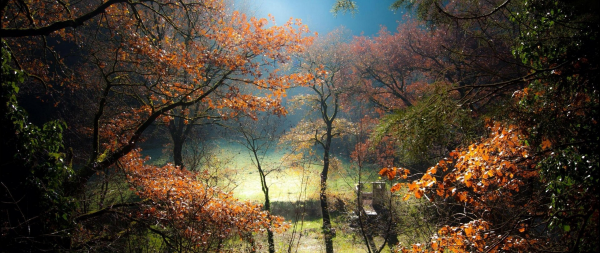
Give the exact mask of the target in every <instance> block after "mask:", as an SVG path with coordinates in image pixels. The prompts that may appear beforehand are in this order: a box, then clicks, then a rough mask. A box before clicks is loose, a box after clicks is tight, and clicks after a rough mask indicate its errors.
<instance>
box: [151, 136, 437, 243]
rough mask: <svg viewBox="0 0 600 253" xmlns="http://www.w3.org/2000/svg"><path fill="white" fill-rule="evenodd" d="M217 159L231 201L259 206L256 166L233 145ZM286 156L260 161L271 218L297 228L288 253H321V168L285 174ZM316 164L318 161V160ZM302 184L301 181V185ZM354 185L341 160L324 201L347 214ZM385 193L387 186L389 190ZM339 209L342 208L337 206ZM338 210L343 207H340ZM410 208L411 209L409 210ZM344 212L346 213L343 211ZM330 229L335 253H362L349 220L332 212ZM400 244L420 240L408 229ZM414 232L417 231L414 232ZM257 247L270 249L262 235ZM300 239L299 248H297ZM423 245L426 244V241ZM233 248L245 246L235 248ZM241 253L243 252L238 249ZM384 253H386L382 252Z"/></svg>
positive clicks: (368, 172)
mask: <svg viewBox="0 0 600 253" xmlns="http://www.w3.org/2000/svg"><path fill="white" fill-rule="evenodd" d="M215 146H216V147H217V150H216V152H215V154H217V156H218V157H217V158H218V159H219V160H220V161H222V162H223V164H221V166H222V168H221V172H223V173H225V175H223V176H224V177H227V178H228V180H226V182H227V184H228V187H229V188H228V189H232V192H233V194H234V196H235V197H236V198H238V199H240V200H246V201H252V202H255V203H260V204H263V202H264V195H263V192H262V190H261V184H260V177H259V174H258V171H257V169H256V167H255V165H254V164H253V163H252V160H251V157H250V155H249V154H248V151H247V150H246V149H245V148H244V147H243V146H241V145H239V144H237V143H229V142H223V141H221V142H218V144H217V145H215ZM146 152H147V154H149V155H150V156H152V158H153V159H152V160H151V162H153V163H155V164H157V165H161V164H164V163H165V162H167V161H169V159H168V156H167V155H165V154H162V152H158V151H157V150H149V151H146ZM285 159H286V158H285V152H284V151H281V150H275V151H271V152H269V153H267V154H266V155H265V157H264V160H263V161H262V165H263V168H264V169H265V170H267V171H270V173H269V174H268V176H267V183H268V184H269V190H270V199H271V203H272V213H273V214H275V215H278V216H282V217H284V218H285V219H286V221H287V222H290V223H291V224H292V225H294V224H296V225H297V226H296V233H295V234H294V236H295V238H294V239H295V240H294V244H293V250H292V252H296V250H297V252H310V253H314V252H324V251H325V250H324V242H323V238H322V233H321V225H322V219H321V211H320V204H319V190H320V189H319V182H320V172H321V169H322V167H321V166H320V165H318V162H316V163H317V164H313V165H310V166H307V167H306V168H305V170H304V171H300V170H297V169H288V168H285V167H283V166H282V164H283V162H282V161H285ZM318 161H320V159H318ZM378 171H379V168H377V167H374V166H372V167H369V168H364V169H363V175H362V180H361V181H363V182H370V181H377V180H379V179H380V178H379V175H377V172H378ZM303 178H304V181H303V180H302V179H303ZM357 182H358V169H357V168H356V167H355V166H353V164H351V163H350V162H349V161H348V159H340V160H338V161H337V162H334V163H333V166H332V167H331V169H330V173H329V179H328V196H329V200H330V204H331V206H334V203H335V208H337V209H338V210H339V209H344V208H345V209H346V210H345V211H346V212H349V211H351V210H352V209H353V206H355V203H354V200H355V198H356V196H355V193H354V188H355V184H356V183H357ZM364 186H365V189H364V190H365V191H370V184H365V185H364ZM388 187H389V185H388ZM414 202H419V201H417V200H413V199H411V201H409V203H410V204H408V205H409V206H407V207H406V208H408V209H409V210H405V214H404V215H409V216H411V215H415V213H418V212H419V210H416V209H415V207H416V206H417V204H416V203H414ZM340 203H342V204H340ZM340 205H341V206H342V207H340ZM413 205H414V206H415V207H413ZM343 206H345V207H343ZM299 214H304V219H303V220H299V217H301V216H299ZM332 215H333V224H332V225H333V228H334V229H335V230H336V234H337V236H336V237H335V238H334V248H335V251H336V252H366V247H365V245H364V242H363V239H362V236H361V235H360V234H358V233H357V232H356V231H353V230H352V229H350V227H349V223H348V221H347V220H348V219H347V217H348V214H346V213H343V212H340V211H334V212H332ZM403 219H406V221H407V222H403V224H406V225H409V224H411V222H410V220H413V219H414V217H404V218H403ZM300 222H302V223H300ZM403 231H404V233H409V234H411V235H406V234H401V235H400V236H399V239H400V240H401V241H402V242H403V243H404V244H405V245H406V244H407V243H408V242H415V240H420V239H421V238H420V237H422V236H417V237H419V238H415V233H413V232H410V231H411V229H410V228H407V229H403ZM293 232H294V230H293V229H288V230H287V231H286V232H284V233H281V234H276V238H275V242H276V247H277V250H276V251H277V252H287V249H288V245H289V244H290V238H291V237H292V234H293ZM414 232H416V231H414ZM255 239H256V241H257V246H258V247H259V248H260V250H259V252H264V251H266V249H267V248H268V245H267V240H266V233H264V234H257V235H256V238H255ZM298 239H299V244H296V243H298ZM424 239H426V238H424ZM375 242H376V244H377V245H381V244H382V243H383V239H382V238H381V237H376V238H375ZM235 243H236V245H237V244H240V243H243V242H235ZM240 251H242V252H245V251H247V249H241V248H240ZM384 251H389V249H387V248H386V249H385V250H384Z"/></svg>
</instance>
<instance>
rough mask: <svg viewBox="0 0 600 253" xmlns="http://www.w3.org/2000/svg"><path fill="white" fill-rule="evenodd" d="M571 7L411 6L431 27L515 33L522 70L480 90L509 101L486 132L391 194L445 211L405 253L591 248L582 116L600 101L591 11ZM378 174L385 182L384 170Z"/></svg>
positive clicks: (588, 121)
mask: <svg viewBox="0 0 600 253" xmlns="http://www.w3.org/2000/svg"><path fill="white" fill-rule="evenodd" d="M580 4H581V3H576V4H569V3H566V2H563V1H550V2H544V1H533V2H522V1H500V2H492V3H490V5H481V6H474V5H472V4H470V3H468V2H467V1H457V2H454V3H452V5H444V4H441V3H440V2H438V1H423V2H420V3H419V4H418V5H417V6H416V7H417V10H419V13H420V15H421V17H422V18H426V19H428V20H432V21H434V22H435V23H441V24H443V23H444V22H456V23H462V22H463V21H464V20H469V21H476V22H478V23H489V24H491V23H494V22H496V23H497V24H502V23H505V24H506V25H508V26H512V27H516V28H518V31H519V33H518V36H517V39H516V40H515V41H516V42H517V43H516V44H514V45H513V46H512V47H511V50H512V53H513V57H514V58H515V60H517V63H518V64H521V66H522V67H524V68H526V70H527V72H525V73H524V75H523V76H522V78H520V79H510V78H501V79H499V81H498V82H492V83H489V84H486V85H480V86H485V87H488V88H492V87H493V89H506V92H505V93H506V94H512V96H511V97H510V98H508V97H507V98H505V99H502V100H500V101H502V104H501V105H502V107H501V108H503V111H502V112H495V113H489V114H488V116H487V117H490V118H491V119H489V120H488V123H487V125H488V127H489V129H490V130H491V131H490V133H489V134H488V135H484V136H483V137H481V140H480V141H475V142H474V143H472V144H470V145H465V146H463V147H459V148H457V149H456V150H455V151H454V152H451V153H450V154H449V157H448V158H447V160H441V161H440V162H439V163H438V164H437V165H435V166H434V167H431V168H430V169H429V170H427V172H426V173H425V174H424V175H423V176H422V177H421V179H420V180H416V181H413V182H412V183H406V184H398V186H397V187H395V188H393V190H399V189H400V187H402V186H407V188H408V191H409V192H410V195H407V197H409V196H415V197H427V199H429V200H430V201H432V202H433V203H434V204H435V205H436V206H438V208H439V209H443V210H452V211H451V212H449V213H447V214H446V217H449V219H448V221H447V222H446V224H443V225H441V226H440V229H439V230H438V232H437V233H436V234H435V235H433V239H432V240H431V241H430V242H429V243H427V244H421V245H417V244H415V245H413V246H412V247H409V248H406V249H405V250H412V251H428V250H441V251H444V250H451V251H482V250H485V251H507V250H515V251H571V252H580V251H581V252H588V251H596V250H598V243H597V242H596V241H595V239H593V238H596V237H597V235H598V233H599V231H598V228H597V222H598V215H599V213H600V211H599V208H598V207H599V206H598V202H597V198H598V196H597V194H593V193H592V192H597V189H596V188H597V178H598V176H597V175H598V156H597V154H594V153H592V152H591V150H596V149H597V146H598V140H599V138H598V135H597V123H596V122H595V119H594V118H593V117H590V115H591V114H594V113H596V112H597V109H598V101H600V99H598V95H597V90H598V88H597V73H596V72H595V71H591V69H593V68H595V67H594V66H597V62H596V61H595V60H591V59H597V56H596V54H597V52H596V50H593V49H591V48H592V46H591V45H593V44H596V43H597V41H596V40H597V34H598V31H599V28H600V26H599V23H598V18H597V17H596V16H593V15H592V14H591V13H593V12H594V11H597V9H598V6H597V4H596V5H591V7H585V8H583V7H582V5H580ZM498 15H500V16H503V17H505V18H503V19H497V17H498ZM584 24H585V25H584ZM481 27H483V26H481ZM518 61H520V63H519V62H518ZM519 83H523V85H515V84H519ZM381 173H382V174H383V175H390V176H391V178H394V177H393V173H392V172H391V171H390V170H382V171H381ZM448 205H457V207H458V206H460V209H458V208H445V207H447V206H448ZM461 210H462V211H461ZM556 238H560V240H557V239H556ZM557 241H560V243H555V242H557Z"/></svg>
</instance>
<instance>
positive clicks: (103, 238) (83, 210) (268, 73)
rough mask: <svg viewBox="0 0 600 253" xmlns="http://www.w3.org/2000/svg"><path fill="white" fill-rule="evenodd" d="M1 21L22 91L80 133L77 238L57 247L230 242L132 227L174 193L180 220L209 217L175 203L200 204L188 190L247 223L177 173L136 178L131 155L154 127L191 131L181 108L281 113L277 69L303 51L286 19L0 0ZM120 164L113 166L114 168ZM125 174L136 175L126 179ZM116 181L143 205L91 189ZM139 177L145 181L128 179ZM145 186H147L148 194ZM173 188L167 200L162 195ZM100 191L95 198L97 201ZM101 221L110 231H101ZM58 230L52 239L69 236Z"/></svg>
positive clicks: (299, 34)
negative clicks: (152, 239)
mask: <svg viewBox="0 0 600 253" xmlns="http://www.w3.org/2000/svg"><path fill="white" fill-rule="evenodd" d="M0 12H1V14H2V15H1V16H2V17H3V18H2V26H1V28H0V33H1V35H2V38H3V39H4V40H5V41H6V43H7V45H8V48H9V50H10V51H11V52H12V53H13V56H14V60H13V61H12V62H11V64H13V65H14V66H16V67H17V68H19V69H23V70H24V71H25V73H26V74H27V75H28V76H29V77H30V78H28V80H27V82H26V83H25V85H24V86H23V87H24V88H25V89H24V90H25V91H28V92H30V93H29V94H32V93H38V94H42V96H43V97H44V98H48V99H49V100H51V101H52V102H53V105H54V106H57V107H58V109H59V111H60V113H61V114H62V116H63V118H64V120H65V121H67V123H68V124H70V125H71V126H72V127H73V128H76V129H74V130H75V131H73V132H75V133H77V134H78V135H75V136H76V137H77V138H78V140H77V142H68V143H67V145H72V146H75V147H77V148H76V149H75V150H78V152H76V153H75V154H74V156H75V157H76V159H75V163H76V166H77V167H78V169H77V170H76V171H77V173H76V176H75V177H74V178H72V180H71V182H70V184H69V185H70V187H68V188H69V189H68V192H70V194H71V195H73V196H77V197H78V198H79V199H80V201H81V205H79V207H80V209H79V210H78V211H77V212H75V213H73V214H71V217H67V218H68V219H70V220H71V221H76V222H77V223H78V225H77V227H78V229H77V230H74V231H72V232H74V233H75V234H77V235H76V236H74V237H73V241H72V242H71V243H67V244H66V245H63V246H64V247H70V248H82V247H107V246H109V245H111V243H109V242H111V241H115V240H118V239H120V238H125V237H126V235H130V234H132V233H133V231H140V230H139V229H142V230H143V231H150V232H156V233H158V234H159V235H160V236H161V237H162V238H163V241H164V242H165V244H166V245H167V246H166V247H169V248H170V249H171V250H177V251H181V250H184V249H183V248H181V245H182V244H177V243H173V240H174V239H173V238H185V239H186V240H188V241H187V242H188V243H189V245H195V247H196V246H197V247H200V248H203V247H206V246H203V245H201V244H197V242H208V241H210V240H209V239H211V238H212V239H214V240H217V241H219V240H224V239H226V238H228V236H229V235H233V233H225V232H223V233H207V234H202V233H201V232H198V231H200V230H202V229H200V227H202V226H200V225H198V224H197V223H194V222H193V221H192V220H193V219H187V220H186V221H188V222H189V226H190V229H191V231H190V232H185V235H186V236H183V237H173V236H172V235H171V234H169V233H164V232H161V229H157V228H155V227H153V226H154V223H151V222H146V223H144V222H141V221H138V220H131V219H132V218H131V217H133V216H131V215H130V213H134V212H133V211H132V208H134V209H133V210H152V207H145V205H151V206H154V208H155V209H156V210H159V209H162V210H163V211H164V210H167V209H168V208H166V206H168V204H169V203H170V201H171V200H172V199H171V197H173V196H176V195H177V196H179V195H181V196H179V197H175V198H180V200H178V201H180V204H181V205H186V206H189V209H188V211H185V212H189V213H197V214H200V213H201V212H205V211H207V210H212V209H202V208H200V206H199V205H197V204H192V203H191V202H186V201H184V200H190V199H194V198H195V197H194V196H198V194H200V193H198V191H199V190H192V188H193V189H196V188H198V187H199V188H203V187H204V188H206V189H205V190H206V191H207V192H212V193H210V194H208V195H212V196H211V197H210V198H208V199H210V201H209V202H207V204H209V205H214V203H220V202H221V201H225V202H227V203H229V204H223V205H222V207H223V208H224V209H223V210H221V213H220V215H222V216H223V218H224V219H227V218H230V219H233V220H238V221H241V220H243V219H246V218H244V217H245V216H244V215H246V213H247V214H249V215H250V214H252V213H253V212H240V211H235V210H227V209H225V208H229V207H231V208H234V207H235V204H234V202H233V201H232V199H231V197H227V195H226V194H222V193H217V191H215V190H210V189H209V188H208V187H207V186H204V185H203V184H201V182H200V181H199V180H197V179H196V177H195V176H193V175H191V174H186V173H187V172H177V173H179V174H177V173H175V172H173V170H172V167H170V166H168V165H167V166H166V167H165V168H163V170H164V171H165V172H164V173H162V172H161V173H159V172H157V169H149V168H152V167H147V169H141V170H137V169H135V168H140V167H143V166H142V165H141V164H139V163H138V160H139V159H140V158H139V157H138V156H137V155H135V154H136V153H137V151H134V150H136V148H137V147H138V144H139V143H140V142H143V141H144V140H145V138H146V137H145V133H147V131H148V130H149V129H151V128H152V127H153V126H154V125H156V123H157V122H159V121H160V122H164V123H165V124H169V122H171V121H172V120H173V119H174V118H175V117H177V118H178V119H183V120H182V122H183V123H184V124H186V123H187V122H190V121H191V119H193V118H194V117H195V116H194V115H190V114H188V113H187V111H186V109H187V108H190V107H192V106H194V105H197V104H203V108H209V109H213V110H216V111H217V112H219V113H220V114H221V115H220V116H221V117H231V116H233V115H235V114H236V113H238V112H245V113H251V112H253V111H255V110H272V111H274V112H276V113H279V114H284V113H285V110H284V109H283V107H281V106H280V103H279V99H280V98H281V97H282V96H283V94H284V93H285V89H286V88H287V87H289V85H291V83H294V82H296V81H298V79H299V76H298V75H293V74H282V73H280V72H278V71H277V70H276V68H277V64H280V63H283V62H286V61H287V60H289V57H290V55H291V54H293V53H297V52H301V51H302V50H303V47H304V46H305V45H306V44H309V43H310V42H311V40H312V38H311V37H309V36H306V35H307V32H308V30H307V27H306V26H303V25H302V24H301V23H300V21H298V20H296V21H293V20H291V19H290V21H289V22H287V23H285V24H284V25H282V26H269V25H268V23H269V21H268V20H267V19H256V18H248V17H246V16H245V15H243V14H240V13H238V12H234V11H231V10H229V7H228V6H227V5H226V4H225V3H223V2H222V1H210V0H207V1H171V0H164V1H161V0H157V1H154V0H149V1H120V0H114V1H106V2H99V3H96V2H92V1H80V2H73V3H68V2H65V1H57V2H43V1H30V2H18V1H14V2H13V1H3V2H2V5H1V6H0ZM246 85H249V86H254V87H258V88H261V89H262V90H263V92H262V93H246V92H244V90H245V89H241V88H240V86H246ZM256 94H259V95H256ZM45 105H46V106H47V107H52V105H49V104H45ZM61 106H62V107H61ZM186 121H187V122H186ZM82 134H83V135H82ZM82 140H83V141H82ZM117 164H119V165H120V166H117V167H115V165H117ZM119 168H121V169H119ZM134 172H135V173H137V175H138V176H134V175H132V173H134ZM119 173H121V175H128V176H129V178H130V180H129V181H128V182H129V184H131V185H132V186H134V188H136V189H137V190H136V191H137V192H139V193H140V196H141V197H143V198H144V199H148V200H146V201H141V202H139V201H136V200H135V199H132V198H130V197H127V196H128V195H130V192H129V193H127V192H123V191H121V190H122V188H120V186H119V182H120V181H119V179H117V180H111V181H107V182H106V184H103V185H102V187H101V190H99V191H96V190H95V189H93V188H92V187H90V186H92V185H93V184H94V182H100V181H101V180H100V179H99V178H109V177H108V175H112V176H111V177H110V178H114V175H116V174H119ZM143 173H149V174H147V175H141V174H143ZM169 175H171V176H173V178H171V179H169V178H168V177H169ZM146 177H147V179H146V180H147V182H146V183H144V182H142V181H139V180H138V181H136V180H134V179H135V178H146ZM120 180H121V181H122V180H123V178H122V177H121V179H120ZM150 181H153V182H154V183H153V184H152V186H150V185H148V184H147V183H148V182H150ZM175 185H182V186H181V187H174V186H175ZM186 185H187V186H186ZM111 187H117V188H118V189H119V191H120V193H121V195H120V197H114V196H113V197H110V196H109V195H110V192H111V191H113V190H111ZM171 188H172V189H173V190H174V191H176V193H175V192H173V194H174V195H167V196H164V195H162V194H159V193H161V191H163V189H171ZM97 192H99V193H98V196H96V195H94V194H96V193H97ZM152 192H154V193H152ZM90 194H92V195H94V196H89V195H90ZM170 194H171V193H170ZM107 196H108V197H107ZM211 201H213V202H211ZM175 202H176V201H175ZM225 202H223V203H225ZM240 205H242V206H243V204H240ZM140 208H141V209H140ZM251 209H252V208H251V207H247V208H246V209H244V210H251ZM161 212H162V211H161ZM185 212H184V211H181V212H180V211H177V212H173V213H172V214H173V215H167V216H164V217H160V218H158V220H160V221H161V222H163V223H162V226H165V227H169V228H170V229H175V230H176V231H177V233H184V231H180V229H181V228H183V226H181V223H179V222H180V221H181V220H180V219H181V218H182V217H188V218H189V217H196V216H190V215H188V214H186V213H185ZM162 214H164V213H162ZM203 215H204V214H203ZM149 217H150V218H151V217H152V216H149ZM197 217H199V216H197ZM150 218H148V219H150ZM155 218H156V217H155ZM254 218H255V219H258V220H254V221H253V222H256V224H261V220H262V221H265V222H266V221H268V217H267V216H264V215H257V216H255V217H254ZM209 220H210V219H209ZM125 221H127V222H125ZM107 223H110V224H112V225H111V226H108V225H106V226H102V225H101V224H107ZM142 224H146V225H142ZM214 224H217V225H214V227H215V228H218V229H221V230H223V231H235V230H237V229H239V227H237V226H238V224H233V223H231V222H229V223H228V222H224V223H214ZM240 224H243V222H242V223H240ZM264 224H268V222H267V223H264ZM275 224H277V223H275ZM140 225H141V226H140ZM219 226H221V227H219ZM250 227H253V226H250ZM255 227H256V226H254V228H255ZM64 231H66V233H64V234H61V235H65V236H66V235H68V233H71V231H69V230H64ZM242 231H243V229H242ZM60 233H63V232H62V231H61V232H60ZM173 233H175V232H173ZM208 235H210V236H209V237H208V238H204V237H202V236H205V237H206V236H208ZM198 236H200V237H202V238H199V237H198ZM213 242H214V241H213ZM117 245H118V244H117ZM212 245H218V246H220V245H221V244H218V243H217V244H212Z"/></svg>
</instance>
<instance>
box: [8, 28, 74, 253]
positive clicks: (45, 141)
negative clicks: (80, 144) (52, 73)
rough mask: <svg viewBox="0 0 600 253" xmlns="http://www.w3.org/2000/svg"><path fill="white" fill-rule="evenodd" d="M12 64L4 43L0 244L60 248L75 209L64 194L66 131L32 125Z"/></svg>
mask: <svg viewBox="0 0 600 253" xmlns="http://www.w3.org/2000/svg"><path fill="white" fill-rule="evenodd" d="M11 59H12V56H11V54H10V53H9V52H8V50H7V48H6V44H5V43H4V40H2V72H1V73H2V86H1V94H0V103H1V104H0V106H1V108H0V109H1V112H2V114H1V115H2V118H0V131H1V132H2V133H3V135H4V137H5V139H4V142H3V143H2V149H1V150H2V152H1V153H2V157H1V159H2V161H3V162H2V164H1V165H0V173H1V175H2V177H1V179H0V187H1V190H0V199H1V202H0V213H1V216H0V224H2V225H0V229H1V231H2V235H1V236H0V242H2V245H3V246H2V247H3V250H9V251H14V252H21V251H22V252H26V251H39V250H51V249H53V248H55V247H64V246H65V244H67V245H68V240H67V239H68V233H65V232H63V231H62V230H63V229H65V228H68V225H69V222H68V220H69V218H70V215H71V212H72V211H73V209H74V207H75V206H74V201H73V199H72V198H71V197H70V196H68V195H67V194H66V192H65V191H64V187H65V185H67V184H68V182H69V179H70V178H71V177H72V176H73V174H74V171H73V169H72V150H71V151H70V152H69V153H67V152H66V151H65V149H64V146H63V141H62V136H63V130H64V129H65V128H66V126H65V124H64V122H61V121H50V122H46V123H45V124H43V125H42V126H41V127H39V126H37V125H35V124H32V123H31V121H30V120H29V117H28V114H27V111H25V110H24V109H23V108H22V107H21V106H20V105H19V103H18V101H17V95H18V92H19V86H20V85H21V83H22V82H23V80H24V73H23V72H22V71H20V70H17V69H14V68H13V67H11V66H10V62H11ZM40 210H43V212H40Z"/></svg>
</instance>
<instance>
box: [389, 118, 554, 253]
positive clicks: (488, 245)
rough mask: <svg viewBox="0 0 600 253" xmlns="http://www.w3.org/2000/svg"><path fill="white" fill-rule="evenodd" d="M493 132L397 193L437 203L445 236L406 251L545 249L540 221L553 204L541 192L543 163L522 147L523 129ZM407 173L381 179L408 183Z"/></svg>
mask: <svg viewBox="0 0 600 253" xmlns="http://www.w3.org/2000/svg"><path fill="white" fill-rule="evenodd" d="M489 131H490V133H489V136H488V137H485V138H483V139H481V140H480V141H478V142H475V143H473V144H471V145H469V146H468V147H464V148H459V149H457V150H456V151H454V152H452V153H451V154H450V157H449V158H447V159H443V160H440V162H439V163H438V164H436V165H435V166H433V167H431V168H429V169H428V170H427V171H426V172H425V173H423V175H422V176H421V178H420V179H418V180H415V181H412V182H405V183H397V184H395V185H394V186H393V187H392V191H393V192H398V191H400V190H402V189H406V188H407V192H406V193H405V196H404V200H407V199H408V198H410V197H411V196H414V197H416V198H425V199H427V200H429V201H431V202H432V204H433V206H434V208H436V209H437V211H438V213H439V214H440V223H439V224H440V226H439V230H438V232H437V233H436V234H435V235H433V237H432V239H431V241H430V242H428V243H425V244H415V245H412V246H405V247H404V248H402V251H417V252H420V251H424V252H427V251H446V250H449V251H457V252H468V251H487V252H497V251H502V250H515V249H516V250H520V251H531V250H534V249H537V248H539V247H540V246H541V245H543V244H544V243H545V240H542V239H541V237H542V236H541V235H542V234H544V231H540V227H542V228H543V227H545V224H543V223H544V222H545V220H542V219H539V218H540V217H543V208H544V205H543V204H546V202H547V198H546V197H545V196H544V193H543V188H540V187H539V185H540V184H541V181H540V178H539V173H538V170H537V169H536V162H537V160H538V158H537V157H536V156H535V154H533V152H532V150H531V148H530V147H528V146H527V145H525V144H524V143H523V142H522V140H523V139H524V138H525V137H524V136H523V135H524V134H525V133H524V132H523V130H522V129H519V128H517V127H515V126H510V125H509V126H505V125H502V124H500V123H495V122H491V123H489ZM406 172H407V171H406V170H404V169H396V168H392V169H389V168H385V169H382V170H381V171H380V174H381V175H382V176H386V177H388V178H389V179H391V180H394V179H395V178H400V175H401V174H402V177H403V178H406V176H405V175H406ZM540 212H542V215H540ZM541 230H544V229H541ZM545 239H549V238H545Z"/></svg>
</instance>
